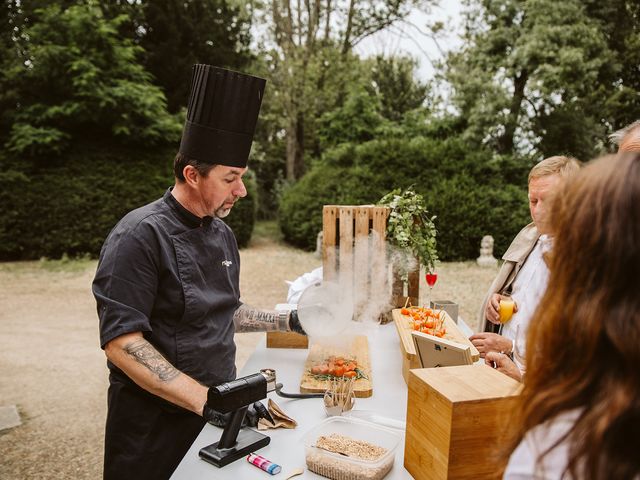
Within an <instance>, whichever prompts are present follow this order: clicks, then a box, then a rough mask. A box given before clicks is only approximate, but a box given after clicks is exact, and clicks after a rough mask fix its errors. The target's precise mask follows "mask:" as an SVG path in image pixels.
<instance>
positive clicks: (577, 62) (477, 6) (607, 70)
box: [446, 0, 619, 158]
mask: <svg viewBox="0 0 640 480" xmlns="http://www.w3.org/2000/svg"><path fill="white" fill-rule="evenodd" d="M599 3H602V2H599ZM470 4H471V5H472V7H471V8H470V9H469V10H468V11H467V13H466V25H467V30H466V33H465V40H466V43H465V47H464V48H463V49H461V50H460V51H457V52H454V53H452V54H451V55H450V56H449V58H448V59H447V66H446V78H447V79H448V80H449V81H450V82H451V84H452V87H453V92H454V94H453V97H452V99H453V103H454V105H455V106H456V107H457V108H458V109H459V111H460V113H461V116H462V118H464V119H465V120H466V121H467V128H466V131H465V135H466V138H467V139H469V140H470V141H472V142H474V143H477V144H481V143H483V144H485V145H488V146H489V147H491V148H492V149H494V150H495V151H497V152H499V153H504V154H512V153H514V152H521V153H536V154H538V155H539V154H540V152H544V154H546V155H550V154H559V153H561V152H566V153H571V154H574V155H577V156H581V157H583V158H585V157H586V158H589V157H591V156H592V155H594V154H595V153H596V152H597V151H598V149H600V148H602V141H601V140H602V138H603V136H604V133H605V127H606V125H607V120H605V119H604V117H603V116H602V113H603V108H604V107H603V100H605V99H606V97H607V95H610V94H611V93H613V91H614V90H615V87H614V84H615V80H614V79H615V78H616V74H615V71H616V70H617V69H619V67H618V66H617V65H615V58H616V54H615V53H614V52H612V50H611V49H610V48H609V45H608V43H607V38H606V36H605V34H604V33H603V30H602V28H601V23H600V21H599V20H597V19H595V18H593V17H592V16H590V14H589V11H588V9H586V8H585V2H582V1H581V0H567V1H564V2H554V1H552V0H524V1H513V0H496V1H491V2H470ZM612 59H613V60H614V65H612ZM605 79H606V80H605ZM583 117H587V118H586V120H583ZM603 120H604V121H603ZM560 131H561V132H562V136H561V137H559V135H558V132H560ZM554 135H555V137H554ZM560 138H563V139H564V141H563V142H562V141H559V140H560ZM598 139H600V142H599V141H598ZM547 142H548V143H547ZM558 149H560V150H558Z"/></svg>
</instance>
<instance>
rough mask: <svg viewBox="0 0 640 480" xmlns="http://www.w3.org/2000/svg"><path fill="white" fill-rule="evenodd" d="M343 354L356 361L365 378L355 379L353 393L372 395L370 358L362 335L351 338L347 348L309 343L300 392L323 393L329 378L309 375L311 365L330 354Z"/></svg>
mask: <svg viewBox="0 0 640 480" xmlns="http://www.w3.org/2000/svg"><path fill="white" fill-rule="evenodd" d="M332 355H334V356H343V357H345V358H353V359H355V360H356V361H357V362H358V368H359V369H360V370H362V371H363V373H364V374H365V375H366V377H367V378H361V379H359V380H356V381H355V384H354V393H355V396H356V397H358V398H367V397H370V396H371V395H373V381H372V377H371V360H370V357H369V342H368V340H367V337H366V336H364V335H357V336H355V337H354V338H353V340H352V342H351V344H350V346H349V348H346V349H345V348H339V347H332V346H327V345H322V344H319V343H316V344H313V345H311V348H309V355H308V356H307V360H306V362H305V364H304V372H303V374H302V378H301V379H300V392H302V393H323V392H324V391H326V390H327V388H328V387H329V382H330V381H329V380H317V379H316V378H314V377H313V376H312V375H311V367H313V366H315V365H318V364H322V363H323V362H324V361H325V360H326V359H327V358H328V357H330V356H332Z"/></svg>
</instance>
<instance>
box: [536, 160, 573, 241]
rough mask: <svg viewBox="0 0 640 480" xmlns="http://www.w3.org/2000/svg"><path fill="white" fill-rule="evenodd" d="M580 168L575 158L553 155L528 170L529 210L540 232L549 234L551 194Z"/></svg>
mask: <svg viewBox="0 0 640 480" xmlns="http://www.w3.org/2000/svg"><path fill="white" fill-rule="evenodd" d="M578 170H580V162H579V161H578V160H576V159H575V158H571V157H564V156H555V157H549V158H545V159H544V160H542V161H541V162H540V163H538V164H536V165H535V166H534V167H533V168H532V169H531V171H530V172H529V211H530V212H531V218H532V220H533V223H534V224H535V226H536V228H537V229H538V232H539V233H540V234H549V233H550V226H549V208H550V206H551V200H552V198H553V195H554V194H555V193H556V192H557V191H558V189H559V188H562V186H563V184H564V182H565V181H566V180H567V179H568V178H570V177H571V176H572V175H574V174H575V173H576V172H577V171H578Z"/></svg>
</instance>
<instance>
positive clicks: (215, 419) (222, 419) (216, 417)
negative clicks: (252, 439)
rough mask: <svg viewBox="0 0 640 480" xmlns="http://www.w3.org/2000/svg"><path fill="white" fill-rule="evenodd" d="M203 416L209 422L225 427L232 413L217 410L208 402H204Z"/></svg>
mask: <svg viewBox="0 0 640 480" xmlns="http://www.w3.org/2000/svg"><path fill="white" fill-rule="evenodd" d="M202 417H203V418H204V419H205V420H206V421H207V422H209V423H210V424H211V425H215V426H216V427H220V428H224V426H225V425H226V424H227V422H228V421H229V418H231V414H230V413H220V412H218V411H217V410H214V409H213V408H211V407H210V406H209V405H207V404H206V403H205V404H204V409H203V410H202Z"/></svg>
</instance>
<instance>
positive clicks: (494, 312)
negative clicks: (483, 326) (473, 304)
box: [484, 293, 518, 325]
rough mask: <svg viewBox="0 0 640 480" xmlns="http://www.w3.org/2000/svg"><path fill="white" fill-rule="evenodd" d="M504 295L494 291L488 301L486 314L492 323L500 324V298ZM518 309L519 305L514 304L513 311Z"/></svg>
mask: <svg viewBox="0 0 640 480" xmlns="http://www.w3.org/2000/svg"><path fill="white" fill-rule="evenodd" d="M501 298H502V295H500V294H499V293H494V294H493V295H491V298H490V299H489V301H488V302H487V306H486V307H485V309H484V316H485V317H486V318H487V320H489V321H490V322H491V323H495V324H496V325H500V299H501ZM517 311H518V305H517V304H515V303H514V305H513V313H516V312H517Z"/></svg>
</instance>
